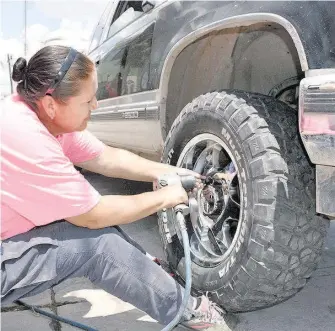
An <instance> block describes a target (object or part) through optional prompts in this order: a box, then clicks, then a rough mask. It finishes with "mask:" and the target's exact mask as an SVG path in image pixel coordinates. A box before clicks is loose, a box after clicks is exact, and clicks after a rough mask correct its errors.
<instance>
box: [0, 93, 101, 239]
mask: <svg viewBox="0 0 335 331" xmlns="http://www.w3.org/2000/svg"><path fill="white" fill-rule="evenodd" d="M0 116H1V239H2V240H3V239H7V238H10V237H12V236H14V235H17V234H20V233H24V232H27V231H29V230H30V229H32V228H33V227H36V226H41V225H45V224H49V223H51V222H54V221H57V220H61V219H63V218H66V217H71V216H77V215H80V214H83V213H86V212H88V211H89V210H91V209H92V208H93V207H94V206H95V205H96V204H97V203H98V201H99V199H100V194H99V193H98V192H97V191H96V190H95V189H94V188H93V186H92V185H91V184H90V183H89V182H88V181H87V180H86V179H85V178H84V177H83V176H82V174H81V173H80V172H78V171H77V170H76V169H75V168H74V166H73V164H77V163H80V162H84V161H88V160H90V159H93V158H95V157H97V156H98V155H99V154H100V153H101V152H102V150H103V148H104V144H103V143H102V142H101V141H99V140H98V139H97V138H95V137H94V136H93V135H92V134H90V133H89V132H87V131H82V132H74V133H69V134H63V135H61V136H58V137H54V136H53V135H51V134H50V133H49V131H48V130H47V129H46V128H45V126H44V125H43V124H42V123H41V122H40V120H39V119H38V117H37V115H36V113H35V112H34V111H33V110H31V109H30V108H29V107H28V106H27V105H26V104H25V103H23V102H22V101H21V99H20V97H19V96H18V95H13V96H10V97H8V98H7V99H5V100H4V101H3V102H2V103H1V112H0Z"/></svg>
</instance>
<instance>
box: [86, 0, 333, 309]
mask: <svg viewBox="0 0 335 331" xmlns="http://www.w3.org/2000/svg"><path fill="white" fill-rule="evenodd" d="M88 53H89V56H90V58H91V59H93V61H94V62H95V63H96V66H97V73H98V80H99V88H98V92H97V97H98V101H99V107H98V109H97V110H95V111H94V112H93V113H92V118H91V121H90V123H89V129H90V130H91V131H92V132H93V133H94V134H95V135H96V136H98V137H99V138H100V139H101V140H103V141H104V142H105V143H107V144H109V145H112V146H117V147H122V148H126V149H129V150H132V151H134V152H136V153H138V154H140V155H145V156H147V157H148V158H152V159H156V160H157V159H160V160H161V161H162V162H166V163H170V164H173V165H178V166H180V167H187V168H189V169H194V170H196V171H197V172H199V173H202V174H209V173H215V174H216V175H215V177H214V176H213V180H212V181H211V183H210V184H209V185H208V187H207V190H206V194H199V196H198V203H199V215H200V214H201V217H202V219H204V218H205V219H206V222H205V224H204V222H193V223H192V222H188V230H189V235H190V246H191V254H192V263H193V290H194V291H195V292H208V293H209V294H210V295H211V297H212V299H213V300H214V301H216V302H217V303H219V304H220V305H221V306H222V307H224V308H225V309H226V310H228V311H232V312H242V311H249V310H254V309H260V308H264V307H268V306H271V305H274V304H277V303H279V302H281V301H283V300H285V299H287V298H289V297H291V296H293V295H294V294H295V293H297V292H298V291H299V290H300V289H301V288H302V287H303V286H304V285H305V284H306V282H307V281H308V279H309V278H310V277H311V274H312V272H313V270H314V269H315V268H316V266H317V264H318V262H319V260H320V259H321V252H322V247H323V243H324V238H325V237H326V234H327V228H328V226H329V221H330V219H332V218H334V217H335V2H326V1H311V2H309V1H303V2H302V1H283V2H280V1H264V2H257V1H202V2H201V1H164V0H161V1H110V3H109V4H108V6H107V8H106V10H105V12H104V13H103V15H102V17H101V20H100V21H99V23H98V25H97V27H96V29H95V31H94V34H93V36H92V40H91V44H90V47H89V52H88ZM174 222H175V220H174V216H173V214H172V213H171V211H169V210H165V211H162V212H161V213H160V215H159V226H160V234H161V237H162V243H163V245H164V250H165V252H166V256H167V258H168V260H169V262H170V264H171V266H172V267H173V268H174V270H175V271H176V273H177V274H178V275H179V276H180V279H181V280H182V279H183V276H184V274H183V272H184V267H183V263H184V258H183V256H184V254H183V249H182V245H181V240H180V234H179V232H178V231H177V229H176V227H175V225H174V224H175V223H174Z"/></svg>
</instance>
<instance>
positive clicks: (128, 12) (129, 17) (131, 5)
mask: <svg viewBox="0 0 335 331" xmlns="http://www.w3.org/2000/svg"><path fill="white" fill-rule="evenodd" d="M142 15H143V10H142V1H120V2H119V4H118V6H117V8H116V11H115V14H114V17H113V19H112V22H111V25H110V27H109V31H108V36H107V38H110V37H112V36H113V35H114V34H115V33H117V32H118V31H120V30H122V29H123V28H125V27H126V26H127V25H128V24H130V23H131V22H133V21H135V20H137V19H138V18H139V17H140V16H142Z"/></svg>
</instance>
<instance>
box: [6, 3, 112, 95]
mask: <svg viewBox="0 0 335 331" xmlns="http://www.w3.org/2000/svg"><path fill="white" fill-rule="evenodd" d="M108 1H112V0H27V1H26V8H27V54H26V56H25V54H24V21H25V19H24V8H25V1H24V0H0V6H1V7H0V15H1V30H0V91H1V94H2V95H4V94H8V93H10V80H9V69H8V62H7V54H9V55H10V56H11V57H12V59H11V64H12V65H13V64H14V63H15V61H16V59H17V58H18V57H20V56H22V57H25V58H26V59H27V60H29V58H30V57H31V56H32V55H33V54H34V53H35V52H36V51H38V50H39V49H40V48H42V47H43V46H44V45H45V42H46V41H48V44H51V43H53V44H55V43H58V44H62V45H69V46H72V47H74V48H76V49H78V50H81V51H85V50H86V49H87V47H88V43H89V40H90V37H91V34H92V32H93V29H94V27H95V26H96V24H97V23H98V20H99V18H100V16H101V14H102V12H103V10H104V9H105V7H106V5H107V3H108ZM55 38H56V39H57V40H56V41H55ZM50 40H53V41H50ZM14 89H15V86H14Z"/></svg>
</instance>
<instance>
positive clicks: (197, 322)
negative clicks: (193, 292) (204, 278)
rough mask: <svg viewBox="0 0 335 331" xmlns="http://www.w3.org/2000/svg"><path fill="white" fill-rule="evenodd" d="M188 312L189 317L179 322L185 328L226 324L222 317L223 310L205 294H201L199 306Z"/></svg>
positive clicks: (205, 327)
mask: <svg viewBox="0 0 335 331" xmlns="http://www.w3.org/2000/svg"><path fill="white" fill-rule="evenodd" d="M190 313H191V318H190V319H188V320H186V321H183V322H182V323H181V325H182V326H183V327H184V328H186V329H189V330H207V329H209V328H214V327H216V326H220V325H226V322H225V320H224V318H223V315H224V314H225V311H224V310H223V309H221V308H220V307H219V306H218V305H217V304H216V303H214V302H211V301H210V300H209V299H208V298H207V296H202V297H201V302H200V304H199V306H198V307H197V308H196V309H194V310H193V311H191V312H190Z"/></svg>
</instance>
